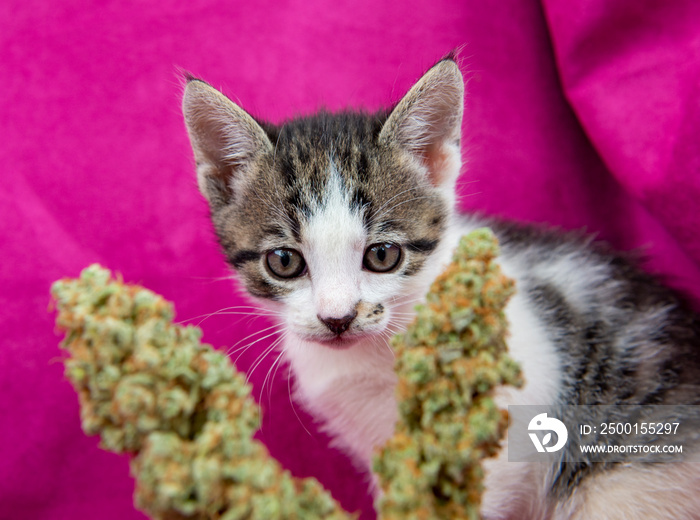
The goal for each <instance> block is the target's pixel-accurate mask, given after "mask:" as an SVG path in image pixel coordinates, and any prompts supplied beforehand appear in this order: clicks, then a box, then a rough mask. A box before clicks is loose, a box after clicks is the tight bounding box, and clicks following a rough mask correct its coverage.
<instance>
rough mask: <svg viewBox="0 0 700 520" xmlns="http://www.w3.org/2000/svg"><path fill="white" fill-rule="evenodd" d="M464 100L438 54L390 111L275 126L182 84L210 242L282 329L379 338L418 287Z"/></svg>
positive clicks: (199, 87) (439, 220)
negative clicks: (275, 311) (276, 315)
mask: <svg viewBox="0 0 700 520" xmlns="http://www.w3.org/2000/svg"><path fill="white" fill-rule="evenodd" d="M463 95H464V87H463V80H462V76H461V74H460V71H459V68H458V67H457V65H456V64H455V62H454V61H453V60H451V59H445V60H443V61H440V62H438V63H437V64H436V65H435V66H434V67H433V68H432V69H430V70H429V71H428V72H427V73H426V74H425V75H424V76H423V77H422V78H421V79H420V80H419V81H418V82H417V83H416V84H415V85H414V86H413V87H412V88H411V90H410V91H409V92H408V94H406V96H405V97H404V98H403V99H402V100H401V101H400V102H399V103H398V104H397V105H396V107H395V108H394V109H393V110H391V111H390V112H383V113H379V114H372V115H367V114H362V113H354V112H344V113H339V114H329V113H324V112H321V113H318V114H316V115H313V116H311V117H305V118H299V119H295V120H292V121H289V122H287V123H285V124H283V125H281V126H272V125H269V124H266V123H262V122H257V121H256V120H254V119H253V118H252V117H251V116H250V115H248V114H247V113H246V112H245V111H244V110H242V109H241V108H240V107H238V106H237V105H236V104H234V103H233V102H232V101H230V100H229V99H228V98H226V97H225V96H224V95H222V94H221V93H219V92H218V91H217V90H215V89H214V88H212V87H210V86H209V85H207V84H206V83H204V82H202V81H199V80H190V81H189V82H188V84H187V87H186V90H185V96H184V101H183V110H184V115H185V121H186V124H187V129H188V132H189V136H190V139H191V142H192V147H193V149H194V154H195V159H196V164H197V178H198V184H199V188H200V190H201V192H202V193H203V194H204V196H205V197H206V199H207V200H208V202H209V205H210V208H211V215H212V220H213V222H214V227H215V229H216V233H217V235H218V237H219V240H220V242H221V245H222V247H223V250H224V252H225V254H226V256H227V258H228V260H229V262H230V263H231V265H233V267H234V268H235V269H236V270H237V271H238V274H239V278H240V279H241V281H242V282H243V284H244V285H245V287H246V288H247V290H248V291H249V292H250V294H251V295H253V296H254V297H257V298H259V299H264V300H267V301H269V302H271V303H272V304H273V305H276V306H278V307H281V308H280V310H281V313H280V314H281V315H282V316H285V317H286V319H285V324H286V327H287V330H288V331H289V332H291V333H292V334H294V335H296V336H297V337H299V338H301V339H303V340H309V341H313V342H316V343H321V344H325V345H328V346H329V347H333V348H344V347H348V346H350V345H352V344H353V343H355V342H356V341H357V340H358V339H361V338H366V337H369V336H375V335H377V334H385V335H386V334H387V333H388V331H391V329H392V323H396V322H397V321H398V322H400V321H401V320H402V316H404V314H402V310H401V309H405V308H406V307H409V308H410V307H412V306H413V304H414V303H415V299H416V298H418V297H420V296H421V295H422V294H423V292H424V291H425V290H426V289H427V285H428V284H429V283H430V279H432V278H433V277H434V276H435V274H436V273H435V272H434V269H433V270H431V266H432V265H433V264H434V263H435V262H436V261H437V260H436V258H437V256H438V254H437V253H438V251H440V250H441V247H440V246H441V245H442V243H441V239H442V238H443V236H444V233H445V230H446V227H447V226H448V224H449V221H450V217H451V214H452V210H453V205H454V184H455V181H456V178H457V176H458V174H459V170H460V165H461V158H460V148H459V141H460V130H461V122H462V107H463Z"/></svg>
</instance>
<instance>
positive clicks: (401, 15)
mask: <svg viewBox="0 0 700 520" xmlns="http://www.w3.org/2000/svg"><path fill="white" fill-rule="evenodd" d="M99 4H101V5H98V3H97V2H87V1H80V0H65V1H62V2H50V1H48V0H45V1H42V0H21V1H20V0H8V1H6V2H4V3H2V4H1V5H0V64H1V67H2V80H1V81H2V87H0V135H2V138H1V139H0V164H2V166H3V169H4V176H3V179H4V182H2V183H1V184H0V201H1V202H0V251H1V252H2V262H0V308H1V309H2V313H1V314H0V319H1V320H2V321H1V322H0V323H1V325H2V332H3V333H2V339H0V421H2V425H1V427H0V431H1V432H2V434H0V518H14V519H42V520H69V519H70V520H73V519H76V518H80V519H91V518H99V519H101V520H130V519H137V518H143V515H142V514H141V513H139V512H137V511H136V510H134V508H133V505H132V498H131V495H132V491H133V483H132V480H131V478H130V477H129V474H128V461H127V459H126V457H123V456H117V455H113V454H110V453H107V452H104V451H101V450H100V449H99V448H98V447H97V440H96V439H95V438H88V437H86V436H84V435H83V434H82V432H81V430H80V426H79V417H78V405H77V399H76V396H75V394H74V392H73V390H72V389H71V387H70V385H69V383H68V382H67V381H66V380H65V379H64V377H63V373H62V366H61V363H60V362H58V361H57V360H58V359H59V358H60V356H61V354H60V352H59V350H58V347H57V343H58V341H59V336H58V335H57V334H56V332H55V330H54V325H53V315H52V313H50V312H49V310H48V306H49V296H48V290H49V285H50V283H51V282H52V281H53V280H55V279H58V278H60V277H63V276H75V275H77V274H78V272H79V271H80V269H81V268H83V267H85V266H87V265H88V264H90V263H93V262H100V263H101V264H103V265H105V266H107V267H110V268H111V269H114V270H117V271H119V272H121V273H122V274H123V276H124V278H125V279H126V280H128V281H133V282H138V283H142V284H144V285H146V286H147V287H149V288H151V289H153V290H155V291H158V292H160V293H162V294H164V295H165V296H166V297H167V298H168V299H170V300H172V301H174V302H175V305H176V307H177V311H178V319H179V320H182V321H184V322H188V323H195V324H196V323H200V322H201V326H202V328H203V329H204V335H205V340H206V341H208V342H209V343H212V344H214V345H217V346H221V347H224V348H229V347H231V346H233V345H235V344H236V343H237V342H239V341H242V340H243V338H245V337H247V336H248V335H250V334H255V333H256V332H257V333H260V332H261V331H262V330H263V329H264V328H265V327H268V326H269V325H270V323H268V322H266V321H265V319H263V318H259V319H255V320H248V319H241V318H240V317H239V316H237V315H227V314H222V315H214V316H212V317H210V318H207V319H204V320H203V321H202V316H206V315H209V314H211V313H215V312H216V311H218V310H220V309H224V308H227V307H231V306H236V305H246V302H245V300H244V299H243V298H242V297H241V296H240V293H239V292H236V291H235V290H234V288H233V286H232V284H231V282H230V281H228V280H227V279H226V277H227V276H228V271H227V269H226V267H225V264H224V261H223V257H222V255H221V254H220V253H219V251H218V246H217V245H216V242H215V240H214V235H213V233H212V230H211V227H210V224H209V222H208V220H207V207H206V204H205V202H204V200H203V199H202V197H201V196H200V195H199V194H198V192H197V189H196V184H195V181H194V169H193V164H192V162H193V161H192V158H191V152H190V149H189V144H188V141H187V137H186V134H185V131H184V127H183V123H182V120H181V115H180V111H179V103H180V94H181V90H182V86H181V78H180V74H179V73H178V70H187V71H189V72H191V73H193V74H195V75H197V76H200V77H202V78H204V79H206V80H208V81H209V82H211V83H212V84H213V85H215V86H217V87H222V88H223V90H224V91H225V92H226V93H227V94H229V95H230V96H231V97H232V98H233V99H234V100H237V101H239V102H240V103H241V104H242V106H244V107H245V108H246V109H248V110H249V111H251V112H252V113H254V114H255V115H258V116H260V117H263V118H267V119H269V120H272V121H273V122H279V121H281V120H283V119H284V118H286V117H289V116H292V115H296V114H299V113H308V112H310V111H312V110H314V109H316V108H318V107H320V106H325V107H328V108H331V109H336V108H341V107H347V106H353V107H365V108H369V109H375V108H378V107H380V106H383V105H387V104H389V103H391V102H394V101H397V100H398V99H399V98H400V96H401V95H402V94H403V93H404V92H405V91H406V90H407V89H408V88H409V87H410V85H411V84H412V82H414V81H415V80H416V79H417V78H418V77H419V76H420V75H421V74H422V72H424V71H425V70H426V69H427V68H428V67H429V66H430V65H432V64H433V63H434V62H435V61H436V60H438V59H439V58H440V57H441V56H443V55H444V54H447V53H448V52H449V51H450V50H452V49H455V48H461V56H462V68H463V70H464V72H465V76H466V78H467V80H468V82H467V91H468V98H467V101H466V116H465V122H464V157H465V161H466V165H465V168H464V175H463V177H462V182H461V183H460V188H459V189H460V194H461V198H460V204H461V205H462V207H463V208H465V209H478V210H481V211H484V212H487V213H492V214H500V215H503V216H506V217H511V218H516V219H520V220H527V221H537V222H547V223H550V224H553V225H557V226H561V227H564V228H567V229H573V228H577V229H578V228H586V229H587V230H589V231H590V232H593V233H597V234H598V236H599V237H600V238H601V239H605V240H607V241H610V242H612V243H613V244H614V245H615V246H617V247H618V248H621V249H625V250H630V249H638V250H641V251H642V252H643V253H644V254H645V255H646V258H647V260H646V261H645V263H644V266H645V268H647V269H649V270H651V271H654V272H657V273H659V274H660V275H661V276H663V277H664V278H665V279H666V280H667V281H668V282H669V283H671V284H672V285H674V286H676V287H678V288H680V289H682V290H684V291H686V292H687V293H689V294H690V295H691V296H692V297H693V298H694V299H695V301H700V237H699V235H698V231H697V230H698V229H700V212H699V211H698V200H700V2H697V1H695V0H686V1H682V0H655V1H651V0H644V1H641V0H581V1H579V2H570V1H568V0H543V2H542V4H540V3H538V2H535V1H534V0H532V1H529V0H486V1H483V2H463V1H449V0H431V1H429V2H428V1H422V0H406V1H404V2H399V3H397V2H389V1H385V0H382V1H369V0H361V1H358V2H350V1H346V0H343V1H338V2H332V3H328V2H321V1H318V0H304V1H302V0H290V1H287V2H272V1H269V0H268V1H263V2H256V3H253V2H235V1H233V2H224V1H220V0H191V1H188V2H183V1H176V0H162V1H159V2H151V3H146V2H133V1H131V2H129V1H127V2H119V3H117V2H102V3H99ZM263 335H264V334H260V335H259V336H252V337H251V339H257V338H259V337H261V336H263ZM272 339H273V338H272V337H270V338H266V339H263V340H261V341H260V342H259V343H257V344H256V345H255V346H254V347H252V348H251V349H249V350H246V351H243V353H242V354H241V355H240V357H238V354H235V355H234V358H237V365H238V367H239V368H240V369H241V370H247V371H252V381H253V382H254V384H255V388H256V394H257V395H258V396H259V399H260V402H261V405H262V406H263V408H264V409H265V420H264V424H263V428H262V431H261V432H260V434H259V435H260V438H261V439H263V440H264V442H265V443H266V444H267V445H268V446H269V448H270V451H271V452H272V454H273V455H274V456H276V457H277V458H279V460H280V461H282V463H283V464H284V465H285V466H287V467H288V468H290V469H291V470H292V471H293V472H294V473H295V474H297V475H301V476H306V475H314V476H316V477H318V478H319V479H320V480H321V481H322V482H323V483H324V484H325V485H326V486H327V487H328V488H329V489H330V490H331V491H332V492H333V494H334V495H335V496H336V497H337V498H338V499H339V500H340V501H341V502H342V503H343V505H344V506H345V507H346V508H348V509H350V510H357V509H360V510H362V511H363V516H362V518H364V519H371V518H373V517H374V514H373V512H372V506H371V501H370V499H369V498H368V496H367V493H366V481H365V480H363V477H362V476H361V475H359V474H358V473H357V472H356V471H355V470H354V469H353V468H352V466H351V464H350V463H349V461H348V460H347V459H346V458H345V457H344V456H343V455H342V454H339V453H337V452H334V451H333V450H330V449H329V448H328V447H327V445H328V439H327V438H326V437H325V436H323V435H322V434H320V433H318V432H317V431H316V429H315V427H314V425H313V420H312V419H311V418H310V417H309V416H308V415H306V414H305V413H303V411H301V410H299V409H298V407H293V406H292V405H291V404H290V400H289V392H288V380H287V376H288V370H287V368H285V367H283V368H281V369H279V370H278V371H277V372H276V373H275V374H274V375H275V377H272V376H271V377H270V378H267V381H265V378H266V375H267V374H268V371H269V369H270V367H271V366H272V364H273V362H274V360H275V356H273V355H270V356H268V357H266V358H264V359H261V360H259V359H258V357H259V356H260V354H261V353H262V352H263V351H264V349H265V347H266V346H267V345H269V344H270V341H271V340H272ZM248 341H250V340H248ZM243 344H245V340H243ZM258 361H260V363H259V365H258V364H257V363H258ZM256 365H257V366H256ZM253 369H254V370H253ZM263 386H264V388H263ZM307 430H308V431H307Z"/></svg>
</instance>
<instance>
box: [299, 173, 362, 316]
mask: <svg viewBox="0 0 700 520" xmlns="http://www.w3.org/2000/svg"><path fill="white" fill-rule="evenodd" d="M302 235H303V251H302V252H303V254H304V258H305V259H306V263H307V265H308V268H309V275H310V277H311V282H312V287H313V298H314V305H315V306H316V313H317V314H318V315H319V316H321V317H323V318H342V317H344V316H346V315H348V314H352V312H353V311H354V309H355V306H356V304H357V303H358V302H359V301H360V299H361V297H360V294H361V293H360V284H361V279H362V256H363V254H364V247H365V230H364V226H363V223H362V213H361V212H359V211H353V209H352V208H351V207H350V197H349V194H348V193H346V192H345V190H344V189H343V184H342V181H341V179H340V175H339V174H338V171H337V170H336V168H335V165H334V164H333V161H331V171H330V175H329V178H328V183H327V185H326V190H325V193H324V200H323V202H322V203H321V204H320V205H319V206H318V207H316V208H314V210H313V214H312V216H311V218H310V219H309V221H308V222H307V223H306V225H305V226H304V228H303V229H302Z"/></svg>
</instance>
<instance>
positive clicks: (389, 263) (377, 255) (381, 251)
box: [362, 244, 401, 273]
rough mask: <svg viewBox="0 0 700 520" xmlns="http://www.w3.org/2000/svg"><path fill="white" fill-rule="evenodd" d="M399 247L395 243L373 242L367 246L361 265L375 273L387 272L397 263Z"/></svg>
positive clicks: (399, 258) (399, 254) (399, 256)
mask: <svg viewBox="0 0 700 520" xmlns="http://www.w3.org/2000/svg"><path fill="white" fill-rule="evenodd" d="M400 260H401V248H400V247H399V246H397V245H396V244H374V245H371V246H369V247H368V248H367V251H365V257H364V258H363V259H362V265H364V266H365V269H367V270H369V271H374V272H375V273H388V272H389V271H391V270H392V269H394V268H395V267H396V266H397V265H399V261H400Z"/></svg>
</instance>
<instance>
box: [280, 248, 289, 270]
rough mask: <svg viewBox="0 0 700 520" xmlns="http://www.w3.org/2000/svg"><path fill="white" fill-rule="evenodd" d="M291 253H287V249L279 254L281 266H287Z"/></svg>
mask: <svg viewBox="0 0 700 520" xmlns="http://www.w3.org/2000/svg"><path fill="white" fill-rule="evenodd" d="M291 257H292V255H290V254H289V252H288V251H283V252H282V254H281V255H280V262H281V263H282V267H289V263H290V262H291V261H292V258H291Z"/></svg>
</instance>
